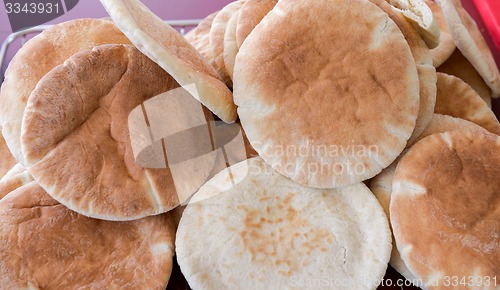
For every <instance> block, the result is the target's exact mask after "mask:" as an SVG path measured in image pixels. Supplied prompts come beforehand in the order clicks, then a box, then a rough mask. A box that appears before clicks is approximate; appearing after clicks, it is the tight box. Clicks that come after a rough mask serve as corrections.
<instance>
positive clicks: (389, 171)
mask: <svg viewBox="0 0 500 290" xmlns="http://www.w3.org/2000/svg"><path fill="white" fill-rule="evenodd" d="M448 131H461V132H483V133H484V132H487V131H486V130H485V129H483V128H482V127H480V126H478V125H476V124H474V123H472V122H469V121H466V120H463V119H459V118H454V117H451V116H446V115H440V114H435V115H434V117H433V118H432V121H431V122H430V123H429V126H428V127H427V128H426V130H425V131H424V132H423V133H422V135H421V136H419V140H421V139H423V138H425V137H427V136H429V135H432V134H436V133H444V132H448ZM404 153H406V152H404ZM404 153H403V154H401V157H402V156H404ZM399 160H400V158H398V160H396V161H394V163H392V164H391V166H389V167H387V168H386V169H384V170H383V171H382V172H381V173H380V174H379V175H377V176H375V177H374V178H373V179H372V180H371V182H370V190H371V191H372V192H373V194H374V195H375V197H376V198H377V199H378V201H379V202H380V204H381V205H382V208H383V209H384V212H385V214H386V215H387V217H388V218H389V221H390V217H391V215H390V210H389V208H390V201H391V195H392V180H393V177H394V172H395V171H396V166H397V165H398V162H399ZM392 244H393V247H392V253H391V260H390V262H389V264H390V265H391V266H392V267H393V268H394V269H396V271H398V272H399V273H400V274H401V275H403V276H404V277H405V278H406V279H407V280H408V281H412V283H414V284H418V282H417V278H416V277H415V275H413V274H412V273H411V271H410V270H409V269H408V267H406V264H405V263H404V262H403V260H402V259H401V256H400V254H399V251H398V249H397V247H396V243H395V242H394V237H393V243H392ZM417 286H418V285H417Z"/></svg>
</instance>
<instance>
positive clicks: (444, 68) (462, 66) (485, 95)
mask: <svg viewBox="0 0 500 290" xmlns="http://www.w3.org/2000/svg"><path fill="white" fill-rule="evenodd" d="M437 70H438V71H439V72H443V73H446V74H449V75H454V76H456V77H459V78H461V79H462V80H463V81H464V82H466V83H467V84H469V85H470V86H471V87H472V88H473V89H474V90H475V91H476V93H478V94H479V96H480V97H481V98H482V99H483V101H485V102H486V104H488V107H490V108H491V89H490V87H488V85H487V84H486V83H485V82H484V80H483V78H482V77H481V76H480V75H479V73H478V72H477V71H476V69H475V68H474V67H473V66H472V64H471V63H470V62H469V61H468V60H467V59H466V58H465V57H464V56H463V55H462V53H461V52H460V50H458V49H455V51H454V52H453V54H452V55H451V56H450V58H449V59H448V60H447V61H446V62H445V63H443V64H442V65H441V66H440V67H438V69H437Z"/></svg>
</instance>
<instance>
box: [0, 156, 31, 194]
mask: <svg viewBox="0 0 500 290" xmlns="http://www.w3.org/2000/svg"><path fill="white" fill-rule="evenodd" d="M31 181H33V177H31V175H30V174H29V173H28V172H27V171H26V169H25V168H24V167H23V166H22V165H21V164H17V165H16V166H14V167H12V169H11V170H10V171H9V172H8V173H7V174H6V175H5V176H4V177H3V178H2V179H0V200H1V199H2V198H3V197H4V196H6V195H7V194H9V193H10V192H11V191H13V190H15V189H17V188H19V187H21V186H23V185H25V184H28V183H30V182H31Z"/></svg>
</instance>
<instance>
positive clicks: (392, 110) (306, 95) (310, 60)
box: [234, 0, 420, 188]
mask: <svg viewBox="0 0 500 290" xmlns="http://www.w3.org/2000/svg"><path fill="white" fill-rule="evenodd" d="M325 22H329V23H330V25H328V26H324V25H323V24H324V23H325ZM360 22H362V23H365V24H366V25H359V23H360ZM312 27H322V29H312ZM368 27H371V28H372V29H371V30H370V29H367V28H368ZM347 35H348V36H349V37H347ZM353 35H354V36H355V37H351V36H353ZM335 39H342V41H333V40H335ZM389 51H390V53H391V57H387V53H388V52H389ZM388 67H391V69H387V68H388ZM396 79H397V80H398V81H395V80H396ZM234 96H235V101H236V103H237V105H238V106H239V108H238V114H239V116H240V120H241V124H242V125H243V128H244V129H245V132H246V134H247V136H248V139H249V140H250V143H251V144H252V146H253V147H254V148H255V150H256V151H257V152H258V153H259V156H261V157H262V158H263V159H264V160H265V161H266V162H268V163H269V164H270V165H271V166H272V167H273V168H274V169H276V170H277V171H278V172H280V173H281V174H284V175H285V176H287V177H290V178H291V179H293V180H294V181H296V182H298V183H300V184H303V185H307V186H312V187H321V188H333V187H341V186H347V185H350V184H355V183H358V182H361V181H363V180H366V179H369V178H371V177H373V176H375V175H376V174H378V173H379V172H380V171H381V170H382V169H383V168H385V167H387V166H389V165H390V164H391V163H392V162H393V161H394V160H395V159H396V157H397V156H398V155H399V154H400V153H401V151H403V149H404V148H405V146H406V144H407V141H408V139H409V137H410V135H411V134H412V132H413V130H414V128H415V120H416V118H417V115H418V111H419V102H420V101H419V100H420V97H419V81H418V74H417V69H416V65H415V61H414V59H413V56H412V54H411V50H410V48H409V46H408V42H407V41H406V40H405V38H404V36H403V35H402V33H401V31H400V30H399V28H398V27H397V25H396V24H395V23H394V21H392V20H391V19H390V18H389V16H388V15H387V14H386V13H385V12H383V11H382V10H380V8H378V7H377V6H375V5H374V4H372V3H371V2H369V1H364V0H361V1H354V2H349V3H347V2H345V1H340V0H334V1H333V2H332V1H330V0H328V1H327V0H320V1H314V2H308V1H299V2H293V1H281V2H279V3H278V4H277V5H276V6H275V8H274V9H273V10H271V12H269V14H267V15H266V17H264V19H263V20H262V22H261V23H260V24H259V25H257V27H256V28H255V29H254V30H253V32H252V33H251V34H250V35H249V36H248V38H247V39H246V40H245V42H244V44H243V45H242V47H241V48H240V51H239V52H238V55H237V57H236V65H235V73H234ZM361 124H362V125H361ZM360 150H361V151H363V152H360ZM356 164H357V166H358V167H357V170H356V168H354V167H355V166H356ZM356 171H357V172H356Z"/></svg>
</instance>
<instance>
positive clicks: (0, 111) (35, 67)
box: [0, 19, 130, 164]
mask: <svg viewBox="0 0 500 290" xmlns="http://www.w3.org/2000/svg"><path fill="white" fill-rule="evenodd" d="M129 43H130V41H129V40H128V39H127V37H125V35H124V34H123V33H121V31H120V30H119V29H118V28H117V27H116V25H115V24H114V23H113V22H112V21H108V20H102V19H77V20H71V21H68V22H63V23H60V24H57V25H54V26H52V27H50V28H48V29H46V30H44V31H43V32H42V33H40V34H39V35H37V36H35V37H33V38H32V39H31V40H29V41H28V42H27V43H26V44H25V45H23V47H22V48H21V49H19V51H18V52H17V54H16V55H15V56H14V58H13V59H12V60H11V62H10V64H9V67H8V68H7V71H6V72H5V81H4V82H3V84H2V90H1V92H0V120H1V127H2V134H3V136H4V138H5V141H6V142H7V145H8V147H9V149H10V151H11V152H12V155H14V158H15V159H16V160H17V161H19V162H20V163H21V164H24V160H23V157H22V155H21V144H20V140H21V122H22V118H23V112H24V109H25V108H26V102H28V97H29V96H30V94H31V92H32V91H33V90H34V89H35V86H36V84H37V83H38V81H40V79H41V78H42V77H43V76H44V75H45V74H46V73H48V72H49V71H50V70H51V69H53V68H54V67H56V66H58V65H60V64H62V63H63V62H64V61H66V59H68V58H69V57H70V56H72V55H73V54H75V53H77V52H80V51H83V50H88V49H92V48H94V47H95V46H98V45H101V44H129ZM41 60H43V61H41ZM14 164H15V163H14Z"/></svg>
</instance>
